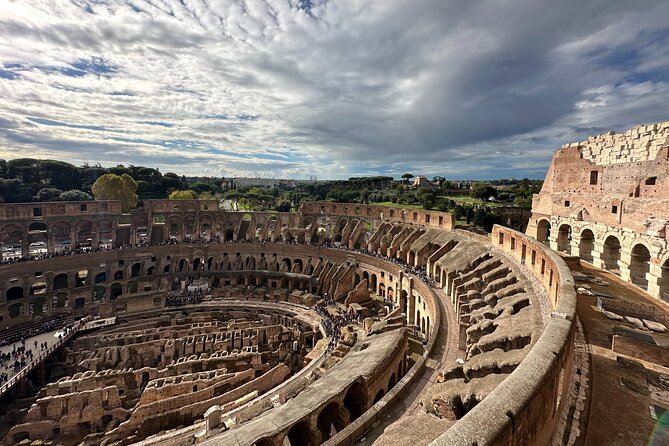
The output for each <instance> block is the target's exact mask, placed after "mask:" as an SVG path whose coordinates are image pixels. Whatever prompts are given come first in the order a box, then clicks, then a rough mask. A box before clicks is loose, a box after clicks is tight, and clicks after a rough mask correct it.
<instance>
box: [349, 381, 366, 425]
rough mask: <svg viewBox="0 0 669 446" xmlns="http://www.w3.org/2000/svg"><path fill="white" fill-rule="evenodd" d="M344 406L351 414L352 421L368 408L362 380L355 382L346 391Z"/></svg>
mask: <svg viewBox="0 0 669 446" xmlns="http://www.w3.org/2000/svg"><path fill="white" fill-rule="evenodd" d="M344 407H345V408H346V410H348V412H349V414H350V418H351V420H350V421H351V422H353V421H355V420H357V419H358V418H359V417H360V415H362V414H363V413H365V410H367V397H366V395H365V392H364V389H363V388H362V384H360V382H358V381H356V382H354V383H353V384H352V385H351V387H349V388H348V390H347V391H346V395H345V396H344Z"/></svg>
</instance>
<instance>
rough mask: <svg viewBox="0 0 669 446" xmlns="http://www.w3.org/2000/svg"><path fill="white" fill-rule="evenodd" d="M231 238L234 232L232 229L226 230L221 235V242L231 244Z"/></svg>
mask: <svg viewBox="0 0 669 446" xmlns="http://www.w3.org/2000/svg"><path fill="white" fill-rule="evenodd" d="M233 238H234V231H233V230H232V228H227V229H226V230H225V232H224V233H223V241H224V242H231V241H232V239H233Z"/></svg>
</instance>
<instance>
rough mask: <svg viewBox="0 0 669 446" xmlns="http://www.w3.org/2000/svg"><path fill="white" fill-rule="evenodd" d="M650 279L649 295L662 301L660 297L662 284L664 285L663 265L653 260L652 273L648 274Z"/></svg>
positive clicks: (651, 264)
mask: <svg viewBox="0 0 669 446" xmlns="http://www.w3.org/2000/svg"><path fill="white" fill-rule="evenodd" d="M646 278H647V279H648V294H650V295H651V296H653V297H656V298H658V299H662V296H661V295H660V291H661V290H660V284H661V283H662V265H660V264H659V263H655V262H653V261H652V260H651V263H650V271H649V272H648V274H646Z"/></svg>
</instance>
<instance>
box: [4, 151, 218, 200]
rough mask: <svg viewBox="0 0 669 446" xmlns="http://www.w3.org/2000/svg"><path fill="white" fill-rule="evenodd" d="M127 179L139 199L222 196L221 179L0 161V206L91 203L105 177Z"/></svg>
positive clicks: (57, 163) (137, 168) (143, 170)
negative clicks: (176, 194)
mask: <svg viewBox="0 0 669 446" xmlns="http://www.w3.org/2000/svg"><path fill="white" fill-rule="evenodd" d="M110 173H113V174H116V175H119V176H121V175H123V174H128V175H130V176H131V177H132V178H133V179H134V180H135V182H136V183H137V195H138V196H139V199H140V200H142V199H150V198H167V196H168V195H169V193H170V192H172V191H174V190H180V189H192V190H194V191H196V192H198V193H211V194H212V195H213V194H215V193H217V192H221V193H222V192H223V189H222V187H221V180H220V179H209V178H187V177H185V176H179V175H177V174H175V173H171V172H168V173H165V174H163V173H161V172H160V171H159V170H158V169H153V168H150V167H142V166H128V167H126V166H123V165H119V166H116V167H108V168H107V167H102V166H100V165H94V166H89V165H87V164H85V165H83V166H80V167H77V166H74V165H72V164H70V163H66V162H63V161H56V160H39V159H32V158H19V159H14V160H9V161H6V160H0V202H4V203H24V202H30V201H58V200H62V201H68V200H90V199H92V195H93V194H92V190H91V188H92V187H93V184H94V183H95V181H96V180H97V179H98V178H100V177H101V176H102V175H105V174H110Z"/></svg>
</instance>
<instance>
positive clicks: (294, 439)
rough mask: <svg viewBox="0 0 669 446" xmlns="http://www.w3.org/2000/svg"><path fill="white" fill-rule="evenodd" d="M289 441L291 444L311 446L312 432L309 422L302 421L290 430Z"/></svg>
mask: <svg viewBox="0 0 669 446" xmlns="http://www.w3.org/2000/svg"><path fill="white" fill-rule="evenodd" d="M288 441H290V446H311V445H312V443H311V434H310V429H309V423H307V422H306V421H300V422H299V423H297V424H295V425H294V426H293V427H291V428H290V430H289V431H288Z"/></svg>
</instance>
